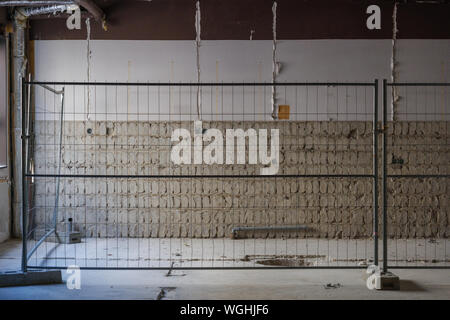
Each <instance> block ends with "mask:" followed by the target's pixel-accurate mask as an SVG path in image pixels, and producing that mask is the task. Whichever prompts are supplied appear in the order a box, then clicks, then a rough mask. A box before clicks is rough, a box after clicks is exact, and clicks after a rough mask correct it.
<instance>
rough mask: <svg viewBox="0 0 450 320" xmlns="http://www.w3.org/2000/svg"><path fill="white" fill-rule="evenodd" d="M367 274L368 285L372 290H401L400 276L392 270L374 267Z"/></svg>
mask: <svg viewBox="0 0 450 320" xmlns="http://www.w3.org/2000/svg"><path fill="white" fill-rule="evenodd" d="M369 274H370V275H369ZM367 275H368V277H367V279H366V285H367V288H369V289H371V290H373V289H376V290H400V278H399V277H398V276H396V275H395V274H393V273H392V272H382V271H380V270H376V269H372V272H370V271H369V272H368V273H367Z"/></svg>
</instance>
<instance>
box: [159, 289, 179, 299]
mask: <svg viewBox="0 0 450 320" xmlns="http://www.w3.org/2000/svg"><path fill="white" fill-rule="evenodd" d="M160 289H161V291H160V292H159V293H158V296H157V297H156V300H163V299H164V298H165V297H166V295H167V293H168V292H171V291H174V290H176V287H161V288H160Z"/></svg>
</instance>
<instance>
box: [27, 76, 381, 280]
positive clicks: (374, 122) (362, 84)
mask: <svg viewBox="0 0 450 320" xmlns="http://www.w3.org/2000/svg"><path fill="white" fill-rule="evenodd" d="M32 85H40V86H42V87H44V88H45V87H47V88H50V87H49V86H51V85H62V86H66V85H74V86H75V85H80V86H161V87H164V86H188V87H202V86H218V87H221V86H243V87H244V86H265V87H277V86H305V87H307V86H318V87H322V86H325V87H331V86H336V87H338V86H355V87H370V88H373V91H372V92H373V102H372V103H373V108H372V111H373V115H372V125H373V128H372V131H373V133H372V137H373V139H372V153H373V160H372V168H373V170H372V173H371V174H297V175H280V174H276V175H268V176H261V175H203V176H200V175H175V176H169V175H131V176H130V175H67V174H66V175H64V174H49V175H48V174H35V173H31V172H28V159H27V158H26V156H25V155H26V150H27V147H28V139H30V138H31V137H32V136H31V135H30V133H29V128H28V127H27V122H26V121H25V119H26V116H27V114H26V113H27V110H26V105H25V103H26V101H27V100H28V96H29V95H30V94H31V93H30V92H31V89H30V88H31V86H32ZM27 86H28V88H29V89H28V90H27ZM378 86H379V85H378V80H377V79H375V80H374V81H373V82H288V83H282V82H279V83H256V82H255V83H239V82H227V83H224V82H223V83H170V82H168V83H144V82H138V83H131V82H61V81H60V82H42V81H27V80H26V79H22V95H23V98H22V186H23V187H22V195H23V197H22V215H21V220H22V235H23V236H22V271H23V272H26V271H27V270H28V269H67V268H68V267H67V266H65V267H57V266H56V267H55V266H48V267H47V266H33V265H29V264H28V260H29V259H30V258H31V254H32V253H33V252H34V251H35V250H36V249H37V248H38V247H39V245H40V244H42V243H43V241H44V240H45V238H46V237H48V236H49V235H51V233H52V232H55V229H53V230H51V231H49V232H48V233H47V234H45V235H44V236H43V237H42V238H41V239H40V240H39V241H38V242H37V243H36V245H35V247H34V248H32V249H31V250H30V251H29V252H28V251H27V250H28V248H27V232H28V231H27V222H28V221H27V220H28V219H27V202H28V196H29V195H28V183H27V179H28V178H33V177H63V178H71V177H72V178H77V177H79V178H130V177H132V178H156V179H170V178H181V179H188V178H197V179H198V178H233V179H234V178H237V179H239V178H265V179H268V178H273V179H276V178H370V179H372V181H373V188H372V195H373V197H372V199H373V203H372V207H373V209H372V211H373V212H372V224H373V230H372V231H373V233H372V238H368V240H369V243H370V241H373V249H374V262H373V264H374V265H376V266H378V264H379V244H378V242H379V231H378V229H379V227H378V223H379V219H378V212H379V202H378V199H379V187H378V180H379V159H378V157H379V152H378V147H379V143H378V139H379V134H380V133H383V132H384V131H383V130H380V129H379V126H378V112H379V108H378V103H379V102H378V93H379V90H378ZM383 92H384V93H385V91H383ZM28 112H30V110H28ZM63 112H64V111H62V117H63ZM383 123H384V122H383ZM383 128H384V125H383ZM384 136H385V135H383V147H384V146H385V141H384ZM383 150H384V149H383ZM383 156H384V154H383ZM383 160H384V159H383ZM384 165H385V161H383V175H384V173H385V171H384ZM383 181H384V180H383ZM382 192H383V196H384V194H385V189H384V188H383V189H382ZM383 199H384V198H383ZM384 204H385V203H384V201H383V213H384V209H385V208H384ZM383 223H385V217H384V215H383ZM383 234H384V233H383ZM384 241H385V239H384V237H383V243H384V244H383V247H384V246H386V243H385V242H384ZM365 268H367V266H358V265H354V266H283V267H278V266H271V267H251V266H249V267H174V266H171V267H137V268H136V267H80V269H85V270H177V269H178V270H199V269H201V270H211V269H214V270H221V269H233V270H242V269H245V270H251V269H258V270H271V269H365Z"/></svg>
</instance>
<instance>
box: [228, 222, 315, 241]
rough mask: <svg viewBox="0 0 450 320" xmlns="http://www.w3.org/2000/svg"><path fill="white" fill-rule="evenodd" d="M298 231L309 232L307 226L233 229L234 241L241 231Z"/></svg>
mask: <svg viewBox="0 0 450 320" xmlns="http://www.w3.org/2000/svg"><path fill="white" fill-rule="evenodd" d="M298 230H308V227H307V226H305V225H296V226H254V227H234V228H233V229H231V237H232V239H237V238H238V236H237V233H238V232H239V231H298Z"/></svg>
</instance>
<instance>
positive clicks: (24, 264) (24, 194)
mask: <svg viewBox="0 0 450 320" xmlns="http://www.w3.org/2000/svg"><path fill="white" fill-rule="evenodd" d="M25 88H26V86H25V79H24V78H22V103H21V106H20V108H21V113H22V139H21V140H22V272H27V229H28V228H27V183H26V182H27V179H26V176H25V175H26V171H27V169H26V168H27V159H26V158H25V154H26V148H27V136H26V134H27V133H26V130H25V124H26V120H25V119H26V111H25V101H26V99H25V97H26V92H25Z"/></svg>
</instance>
